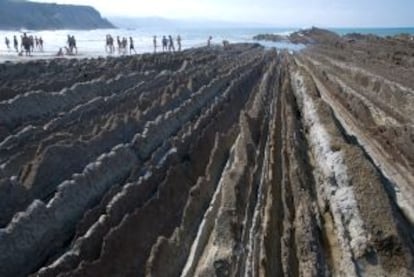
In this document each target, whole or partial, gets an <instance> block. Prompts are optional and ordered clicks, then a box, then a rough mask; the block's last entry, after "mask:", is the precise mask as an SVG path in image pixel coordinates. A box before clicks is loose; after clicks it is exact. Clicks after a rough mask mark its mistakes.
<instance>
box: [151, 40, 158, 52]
mask: <svg viewBox="0 0 414 277" xmlns="http://www.w3.org/2000/svg"><path fill="white" fill-rule="evenodd" d="M152 43H153V44H154V53H157V36H154V38H153V39H152Z"/></svg>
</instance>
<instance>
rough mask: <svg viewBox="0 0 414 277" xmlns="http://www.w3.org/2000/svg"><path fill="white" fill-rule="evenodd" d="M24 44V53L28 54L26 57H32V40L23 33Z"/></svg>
mask: <svg viewBox="0 0 414 277" xmlns="http://www.w3.org/2000/svg"><path fill="white" fill-rule="evenodd" d="M22 44H23V48H24V52H25V54H26V56H30V44H31V43H30V38H29V37H28V36H27V34H26V33H23V37H22Z"/></svg>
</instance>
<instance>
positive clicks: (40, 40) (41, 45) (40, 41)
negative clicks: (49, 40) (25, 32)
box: [39, 37, 43, 52]
mask: <svg viewBox="0 0 414 277" xmlns="http://www.w3.org/2000/svg"><path fill="white" fill-rule="evenodd" d="M39 47H40V51H41V52H43V39H42V37H39Z"/></svg>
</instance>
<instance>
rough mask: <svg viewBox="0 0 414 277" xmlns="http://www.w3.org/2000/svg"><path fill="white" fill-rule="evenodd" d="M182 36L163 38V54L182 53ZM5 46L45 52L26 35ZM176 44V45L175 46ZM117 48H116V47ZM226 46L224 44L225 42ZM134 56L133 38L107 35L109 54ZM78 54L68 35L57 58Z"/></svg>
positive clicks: (35, 39)
mask: <svg viewBox="0 0 414 277" xmlns="http://www.w3.org/2000/svg"><path fill="white" fill-rule="evenodd" d="M181 41H182V40H181V36H180V35H177V37H176V39H174V38H173V37H172V36H171V35H169V36H163V37H162V38H161V40H160V46H161V47H162V48H161V49H162V52H175V51H179V52H180V51H181V47H182V44H181ZM211 41H212V37H211V36H209V38H208V40H207V46H208V47H210V46H211ZM4 42H5V44H6V47H7V49H8V50H9V51H10V50H11V43H13V46H14V49H15V51H16V52H17V53H18V54H19V56H23V55H26V56H31V54H32V53H33V52H34V51H40V52H43V51H44V50H43V44H44V41H43V39H42V37H40V36H39V37H37V36H32V35H30V36H29V35H27V34H26V33H24V34H23V35H21V37H20V44H19V41H18V38H17V36H14V37H13V41H10V39H9V38H8V37H5V41H4ZM175 43H176V44H175ZM115 44H116V46H117V48H116V46H115ZM223 44H224V42H223ZM227 44H228V43H226V44H225V45H224V46H225V48H226V46H227ZM19 46H20V47H19ZM176 46H177V48H176ZM153 47H154V53H156V52H157V50H158V47H159V46H158V40H157V36H153ZM128 49H129V54H130V55H132V53H135V54H137V52H136V50H135V45H134V40H133V38H132V37H129V39H128V38H127V37H122V38H121V37H119V36H117V37H116V41H115V39H114V37H112V36H111V35H110V34H108V35H106V44H105V51H106V52H107V53H109V54H114V53H115V52H116V50H118V54H119V55H126V54H128ZM77 54H78V48H77V45H76V38H75V36H74V35H68V36H67V41H66V46H64V47H61V48H59V51H58V52H57V54H56V56H64V55H77Z"/></svg>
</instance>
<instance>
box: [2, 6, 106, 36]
mask: <svg viewBox="0 0 414 277" xmlns="http://www.w3.org/2000/svg"><path fill="white" fill-rule="evenodd" d="M22 28H23V29H30V30H44V29H102V28H114V25H112V23H111V22H109V21H108V20H106V19H104V18H102V17H101V15H100V14H99V12H98V11H97V10H95V9H94V8H93V7H89V6H75V5H58V4H54V3H51V4H48V3H35V2H30V1H11V0H0V29H3V30H16V29H22Z"/></svg>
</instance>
